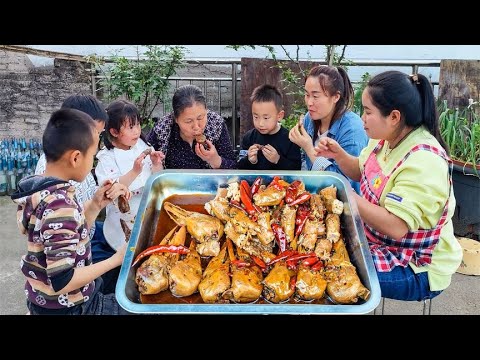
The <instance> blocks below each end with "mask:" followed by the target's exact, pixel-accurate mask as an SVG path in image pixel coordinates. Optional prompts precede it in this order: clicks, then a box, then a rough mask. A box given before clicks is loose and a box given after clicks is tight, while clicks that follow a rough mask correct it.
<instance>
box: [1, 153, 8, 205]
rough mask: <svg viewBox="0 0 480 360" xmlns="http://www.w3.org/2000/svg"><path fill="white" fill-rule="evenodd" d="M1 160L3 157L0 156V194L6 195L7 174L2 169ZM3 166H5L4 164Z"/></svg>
mask: <svg viewBox="0 0 480 360" xmlns="http://www.w3.org/2000/svg"><path fill="white" fill-rule="evenodd" d="M3 162H4V158H3V157H0V196H5V195H7V174H6V172H5V170H3V168H4V166H3ZM5 168H7V166H6V165H5Z"/></svg>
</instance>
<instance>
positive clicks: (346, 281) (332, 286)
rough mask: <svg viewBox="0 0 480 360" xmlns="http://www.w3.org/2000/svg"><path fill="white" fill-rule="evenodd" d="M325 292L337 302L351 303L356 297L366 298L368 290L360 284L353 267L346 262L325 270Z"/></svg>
mask: <svg viewBox="0 0 480 360" xmlns="http://www.w3.org/2000/svg"><path fill="white" fill-rule="evenodd" d="M327 293H328V295H329V296H330V297H331V298H332V300H333V301H335V302H336V303H339V304H353V303H356V302H357V301H358V298H359V297H360V298H362V299H364V300H367V299H368V297H369V296H370V291H369V290H368V289H367V288H366V287H365V286H363V285H362V283H361V281H360V278H359V277H358V275H357V271H356V269H355V267H354V266H353V265H352V264H351V263H348V262H344V263H342V265H341V266H336V267H334V268H333V269H329V270H327Z"/></svg>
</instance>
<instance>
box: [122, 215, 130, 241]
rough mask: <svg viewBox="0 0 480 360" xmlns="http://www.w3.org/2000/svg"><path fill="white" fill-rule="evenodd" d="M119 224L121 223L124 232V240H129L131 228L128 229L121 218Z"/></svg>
mask: <svg viewBox="0 0 480 360" xmlns="http://www.w3.org/2000/svg"><path fill="white" fill-rule="evenodd" d="M120 225H122V230H123V233H124V234H125V241H126V242H128V241H129V240H130V235H132V230H130V228H129V227H128V225H127V223H126V222H125V220H123V219H120Z"/></svg>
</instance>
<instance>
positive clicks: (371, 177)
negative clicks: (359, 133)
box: [360, 140, 452, 272]
mask: <svg viewBox="0 0 480 360" xmlns="http://www.w3.org/2000/svg"><path fill="white" fill-rule="evenodd" d="M384 142H385V141H384V140H381V141H380V142H379V143H378V144H377V146H376V147H375V149H373V151H372V153H371V154H370V156H369V157H368V159H367V161H366V162H365V166H364V171H363V173H362V179H361V182H360V191H361V192H362V195H363V197H364V198H365V199H367V200H368V201H369V202H371V203H372V204H375V205H378V204H379V199H380V197H381V195H382V192H383V189H384V188H385V185H386V184H387V182H388V179H389V178H390V176H391V175H392V174H393V173H394V172H395V170H397V169H398V168H399V167H400V166H401V165H402V164H403V163H404V162H405V160H407V158H408V157H409V156H410V155H411V154H413V153H414V152H416V151H419V150H426V151H431V152H433V153H434V154H437V155H438V156H440V157H442V158H443V159H445V161H447V162H448V164H449V168H450V170H451V160H450V159H449V157H448V155H447V154H446V152H445V151H444V150H443V149H442V150H439V149H437V148H435V147H433V146H430V145H426V144H420V145H416V146H415V147H413V148H412V149H411V150H410V151H409V152H408V153H407V154H406V155H405V156H404V157H403V159H402V160H400V161H399V162H398V164H397V165H395V168H394V169H393V170H392V171H391V173H390V174H388V175H384V174H383V172H382V170H381V168H380V165H379V164H378V161H377V158H376V155H377V154H378V152H379V151H380V149H381V148H382V147H383V144H384ZM449 184H450V191H451V185H452V177H451V171H450V172H449ZM449 198H450V196H449ZM447 213H448V199H447V202H446V203H445V206H444V208H443V212H442V216H441V217H440V220H439V221H438V223H437V225H436V226H435V227H434V228H432V229H418V230H417V231H409V232H408V233H407V234H406V235H405V236H404V237H403V238H402V239H401V240H399V241H397V240H394V239H392V238H390V237H388V236H386V235H384V234H382V233H380V232H378V231H376V230H375V229H373V228H372V227H370V226H369V225H367V224H365V223H364V228H365V234H366V236H367V239H368V245H369V247H370V253H371V254H372V256H373V262H374V264H375V267H376V268H377V271H379V272H388V271H391V270H392V269H393V268H394V267H395V266H402V267H406V266H407V265H408V263H409V262H410V261H413V262H414V264H415V265H417V266H424V265H428V264H430V263H431V262H432V252H433V249H434V248H435V246H436V245H437V243H438V241H439V239H440V232H441V230H442V227H443V225H444V224H445V222H446V220H447Z"/></svg>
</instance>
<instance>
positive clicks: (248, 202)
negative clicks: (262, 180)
mask: <svg viewBox="0 0 480 360" xmlns="http://www.w3.org/2000/svg"><path fill="white" fill-rule="evenodd" d="M251 196H252V194H251V192H250V186H249V185H248V183H247V182H246V181H245V180H242V181H241V183H240V200H242V204H243V205H244V206H245V209H246V210H247V213H248V214H249V215H254V214H256V213H257V212H259V211H258V207H255V206H254V204H253V203H252V198H251Z"/></svg>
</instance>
